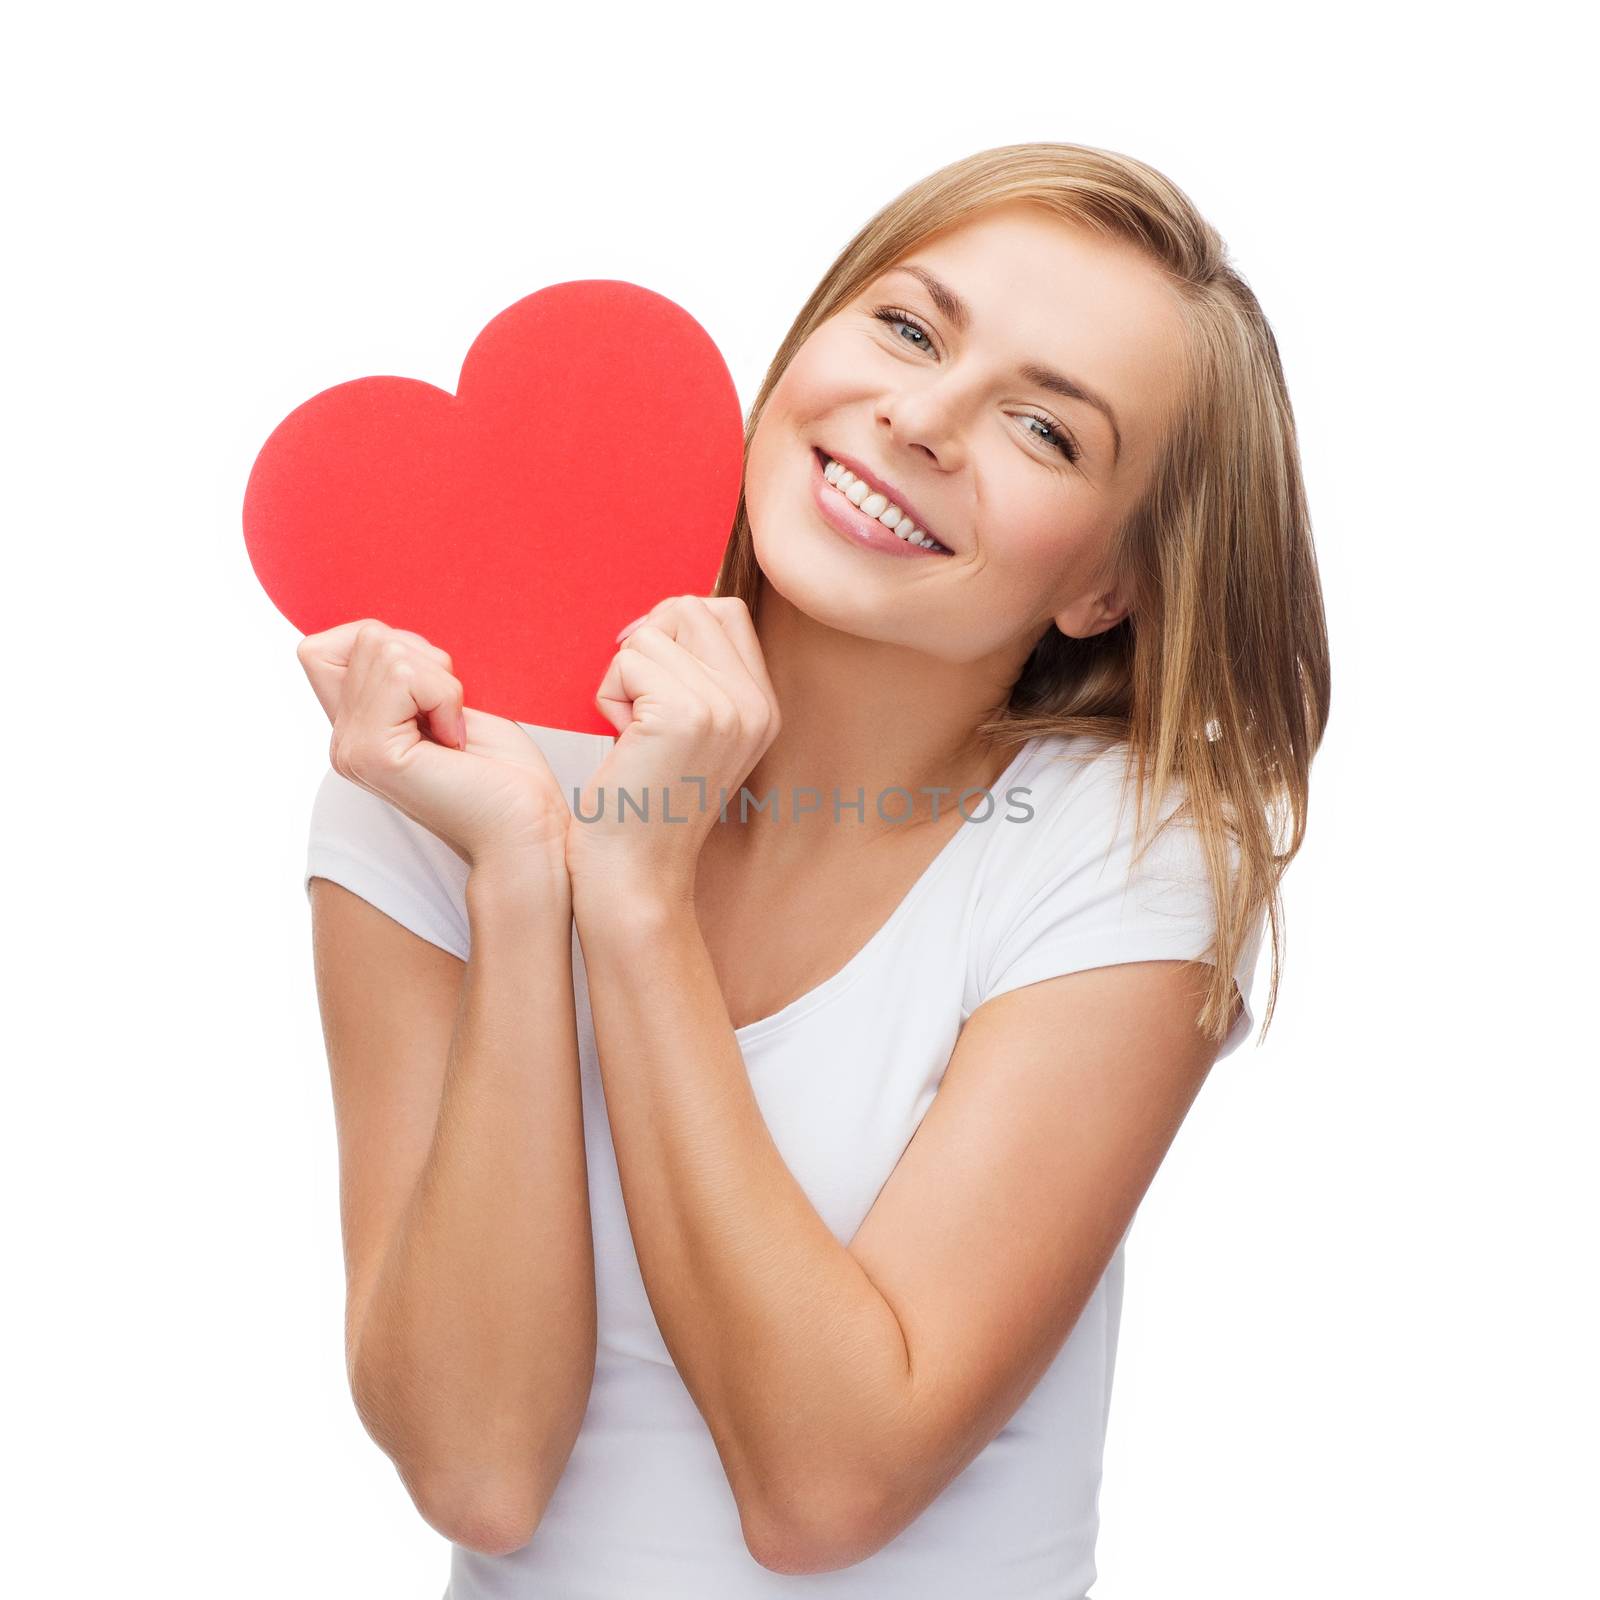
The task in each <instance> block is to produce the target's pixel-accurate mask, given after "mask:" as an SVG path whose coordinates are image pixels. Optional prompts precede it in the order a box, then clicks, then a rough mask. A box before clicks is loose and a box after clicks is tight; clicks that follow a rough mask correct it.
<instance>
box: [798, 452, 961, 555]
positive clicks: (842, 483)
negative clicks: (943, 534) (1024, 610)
mask: <svg viewBox="0 0 1600 1600" xmlns="http://www.w3.org/2000/svg"><path fill="white" fill-rule="evenodd" d="M812 454H813V455H814V456H815V457H816V458H817V460H818V461H819V462H820V463H821V465H822V472H823V478H824V481H825V483H826V485H827V487H828V488H830V489H832V490H833V491H834V492H835V493H837V494H838V495H839V496H840V497H841V498H842V499H844V500H846V501H848V502H849V503H850V505H852V506H853V507H854V508H855V510H856V511H857V512H859V513H860V514H861V515H862V516H863V517H866V518H868V519H869V520H871V521H873V522H877V523H880V524H881V525H882V526H883V528H884V529H885V530H886V531H887V532H888V533H890V534H892V535H893V536H894V537H895V538H896V539H898V540H899V541H900V542H901V543H902V544H903V545H905V546H906V547H907V549H908V550H924V551H926V552H927V553H928V554H929V555H945V556H948V555H954V554H955V552H954V551H953V550H951V549H950V547H949V546H948V545H944V544H941V543H940V542H939V541H938V540H937V539H935V538H934V537H933V535H932V534H931V533H929V532H928V531H927V529H926V528H921V527H918V525H917V524H916V522H915V521H914V520H913V519H912V518H911V517H909V516H908V515H907V514H906V513H905V512H904V511H903V510H902V509H901V508H900V507H899V506H898V505H896V504H895V503H894V502H893V501H892V500H890V498H889V497H888V496H887V495H885V494H883V493H882V492H881V491H879V490H877V489H874V488H873V487H872V485H871V484H869V483H867V482H866V481H865V480H864V479H862V478H859V477H857V476H856V474H855V473H854V472H852V471H851V470H850V469H849V468H848V467H846V466H845V465H844V464H843V463H842V462H839V461H836V460H835V459H834V458H833V457H832V456H830V455H829V454H828V453H827V451H825V450H823V449H821V448H814V449H813V451H812Z"/></svg>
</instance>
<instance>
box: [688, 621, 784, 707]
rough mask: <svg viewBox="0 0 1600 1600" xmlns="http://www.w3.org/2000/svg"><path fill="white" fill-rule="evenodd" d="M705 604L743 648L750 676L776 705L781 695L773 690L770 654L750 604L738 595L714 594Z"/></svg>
mask: <svg viewBox="0 0 1600 1600" xmlns="http://www.w3.org/2000/svg"><path fill="white" fill-rule="evenodd" d="M705 604H706V609H707V610H708V611H710V613H711V614H712V616H714V617H715V618H716V619H717V621H718V622H719V623H720V624H721V626H722V630H723V632H724V633H726V634H727V636H728V638H729V640H730V641H731V642H732V644H733V647H734V649H735V650H737V651H738V652H739V656H740V658H741V659H742V660H743V662H744V664H745V668H746V670H747V671H748V672H749V674H750V676H751V677H752V678H753V679H755V681H756V682H757V683H758V684H759V685H760V686H761V691H762V693H763V694H765V695H766V697H767V699H768V700H769V701H770V702H771V704H772V705H773V706H776V705H777V703H778V696H777V694H776V693H775V692H774V690H773V687H772V679H771V678H769V677H768V676H767V663H766V657H765V656H764V655H763V654H762V651H761V640H760V638H759V637H758V635H757V634H756V625H755V619H754V618H753V617H752V616H751V615H750V607H749V606H747V605H746V604H745V603H744V601H743V600H741V599H739V597H738V596H737V595H713V596H711V597H710V598H709V599H708V600H707V601H706V602H705Z"/></svg>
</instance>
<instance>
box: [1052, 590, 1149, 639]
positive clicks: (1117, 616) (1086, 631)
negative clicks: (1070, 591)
mask: <svg viewBox="0 0 1600 1600" xmlns="http://www.w3.org/2000/svg"><path fill="white" fill-rule="evenodd" d="M1130 609H1131V602H1130V601H1129V600H1128V598H1127V596H1126V595H1125V594H1124V592H1123V591H1122V590H1120V589H1107V590H1105V591H1103V592H1102V593H1100V594H1091V595H1085V596H1084V597H1083V598H1082V599H1081V600H1076V601H1074V602H1073V603H1072V604H1071V605H1070V606H1068V607H1067V608H1066V609H1065V610H1064V611H1058V612H1057V613H1056V615H1055V625H1056V626H1057V627H1058V628H1059V629H1060V630H1061V631H1062V632H1063V633H1064V634H1066V635H1067V637H1068V638H1069V639H1092V638H1094V636H1095V635H1096V634H1097V633H1104V632H1105V631H1106V630H1107V629H1108V628H1114V627H1116V625H1117V624H1118V623H1119V622H1121V621H1122V620H1123V618H1125V617H1126V616H1127V615H1128V612H1129V610H1130Z"/></svg>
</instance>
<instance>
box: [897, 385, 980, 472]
mask: <svg viewBox="0 0 1600 1600" xmlns="http://www.w3.org/2000/svg"><path fill="white" fill-rule="evenodd" d="M877 426H878V436H879V438H881V439H884V440H885V441H887V445H888V447H889V448H892V449H902V450H911V451H913V452H914V453H916V454H917V455H919V456H921V457H922V458H923V460H924V461H925V462H926V463H927V464H928V465H930V466H935V467H938V468H940V469H941V470H942V471H945V472H953V471H954V470H955V469H956V468H957V467H959V466H960V465H961V463H962V462H963V461H964V460H965V445H964V443H963V434H962V430H963V428H964V427H965V426H966V418H965V409H964V407H963V406H962V404H961V401H960V397H959V396H958V395H957V394H956V392H955V390H954V388H953V386H951V385H949V384H945V385H942V386H941V385H940V383H938V382H937V381H936V380H926V381H924V382H922V383H919V384H908V385H906V386H905V387H903V388H900V389H896V390H893V391H892V392H889V393H885V394H884V395H883V396H881V397H880V399H879V401H878V414H877Z"/></svg>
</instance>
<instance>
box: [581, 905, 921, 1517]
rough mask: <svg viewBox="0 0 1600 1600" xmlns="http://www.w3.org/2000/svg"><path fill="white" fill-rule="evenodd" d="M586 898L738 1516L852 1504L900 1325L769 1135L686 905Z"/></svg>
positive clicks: (659, 1312) (584, 933) (658, 1225)
mask: <svg viewBox="0 0 1600 1600" xmlns="http://www.w3.org/2000/svg"><path fill="white" fill-rule="evenodd" d="M574 893H575V898H574V907H575V910H576V913H577V921H578V932H579V937H580V939H581V940H582V943H583V952H584V966H585V969H586V971H587V974H588V980H589V995H590V1004H591V1007H592V1010H593V1013H594V1023H595V1036H596V1042H597V1045H598V1048H599V1053H600V1062H601V1072H602V1077H603V1080H604V1084H605V1094H606V1105H607V1111H608V1115H609V1119H610V1124H611V1133H612V1141H613V1143H614V1145H615V1147H616V1152H617V1164H618V1171H619V1175H620V1177H621V1181H622V1188H623V1195H624V1199H625V1201H626V1204H627V1210H628V1218H629V1224H630V1226H631V1228H632V1232H633V1240H634V1247H635V1251H636V1253H637V1256H638V1259H639V1265H640V1270H641V1272H642V1274H643V1277H644V1281H645V1284H646V1287H647V1288H648V1290H649V1294H650V1302H651V1306H652V1308H653V1309H654V1311H655V1314H656V1321H657V1323H658V1325H659V1327H660V1329H661V1332H662V1336H663V1338H664V1340H665V1341H666V1344H667V1347H668V1349H669V1350H670V1352H671V1354H672V1358H673V1360H674V1362H675V1363H676V1364H677V1368H678V1371H679V1373H680V1375H681V1376H682V1378H683V1380H684V1383H685V1384H686V1386H687V1387H688V1389H689V1391H690V1393H691V1394H692V1395H693V1397H694V1400H695V1402H696V1404H697V1406H698V1407H699V1409H700V1411H701V1413H702V1415H703V1416H704V1417H705V1419H706V1422H707V1425H708V1427H709V1428H710V1431H711V1433H712V1435H713V1437H714V1439H715V1441H716V1445H717V1449H718V1451H719V1453H720V1455H721V1457H722V1461H723V1465H724V1468H725V1470H726V1471H727V1474H728V1478H729V1481H730V1484H731V1485H732V1487H733V1489H734V1492H735V1495H736V1497H737V1498H738V1500H739V1503H740V1507H741V1510H742V1511H743V1512H744V1513H745V1514H746V1515H747V1518H748V1517H751V1516H754V1517H760V1518H763V1519H766V1520H768V1521H769V1522H770V1523H771V1524H772V1525H773V1526H775V1527H780V1528H792V1527H797V1526H798V1527H805V1526H807V1525H808V1523H810V1522H812V1521H817V1522H821V1521H822V1520H823V1519H824V1518H827V1519H833V1518H834V1517H835V1514H837V1515H843V1516H846V1517H848V1516H851V1515H854V1514H857V1513H859V1511H860V1510H861V1509H862V1507H863V1504H864V1502H865V1501H868V1500H870V1499H871V1497H872V1494H873V1490H872V1488H871V1486H872V1485H874V1484H878V1485H882V1484H885V1483H887V1482H888V1481H890V1477H891V1472H890V1466H891V1463H892V1461H893V1458H894V1451H895V1449H896V1442H897V1438H898V1434H899V1430H900V1426H901V1422H902V1419H903V1418H904V1415H905V1411H906V1406H907V1402H908V1400H909V1391H910V1380H909V1374H908V1361H907V1354H906V1346H905V1340H904V1337H903V1335H902V1332H901V1328H900V1324H899V1322H898V1320H897V1318H896V1317H895V1315H894V1313H893V1310H892V1309H891V1307H890V1306H889V1304H888V1302H887V1301H885V1300H884V1298H883V1297H882V1296H881V1295H880V1294H879V1293H878V1291H877V1289H876V1288H875V1287H874V1286H873V1284H872V1282H871V1281H870V1280H869V1279H868V1277H867V1276H866V1274H865V1272H864V1271H863V1270H862V1268H861V1266H860V1264H859V1263H858V1262H857V1261H856V1260H855V1258H854V1257H853V1256H852V1255H851V1254H850V1252H849V1251H848V1250H847V1249H846V1248H845V1247H844V1246H843V1245H841V1244H840V1243H839V1242H838V1240H837V1239H835V1238H834V1236H833V1234H832V1232H831V1231H830V1230H829V1228H828V1226H827V1224H826V1223H825V1222H824V1221H823V1220H822V1218H821V1217H820V1216H819V1215H818V1214H817V1212H816V1210H815V1208H814V1207H813V1206H812V1204H811V1202H810V1200H809V1198H808V1197H807V1195H806V1194H805V1191H804V1190H803V1189H802V1188H801V1187H800V1185H799V1183H798V1182H797V1181H796V1179H795V1178H794V1176H793V1174H792V1173H791V1172H790V1171H789V1169H788V1167H787V1166H786V1165H785V1163H784V1161H783V1158H782V1155H781V1154H780V1152H779V1151H778V1148H777V1146H776V1145H775V1144H774V1142H773V1140H772V1136H771V1134H770V1133H769V1131H768V1129H767V1126H766V1123H765V1121H764V1119H763V1118H762V1115H761V1110H760V1107H759V1105H758V1103H757V1101H756V1098H755V1095H754V1092H753V1090H752V1089H751V1086H750V1081H749V1077H748V1075H747V1073H746V1070H745V1065H744V1061H743V1059H742V1057H741V1055H740V1052H739V1047H738V1041H737V1039H736V1037H735V1035H734V1032H733V1028H732V1023H731V1019H730V1018H729V1015H728V1011H727V1006H726V1004H725V1002H724V1000H723V998H722V993H721V990H720V988H719V986H718V983H717V979H716V972H715V969H714V967H713V965H712V963H711V959H710V955H709V953H708V951H707V949H706V946H705V941H704V939H703V938H702V936H701V933H700V929H699V926H698V922H697V920H696V918H695V915H694V912H693V908H692V906H690V905H687V904H683V903H680V902H672V901H666V902H652V901H649V900H636V901H635V903H634V906H633V908H632V909H631V910H629V911H627V912H619V911H617V910H616V909H615V902H614V900H613V901H612V902H611V903H609V904H607V905H606V906H604V907H600V906H596V907H594V908H593V909H592V911H591V909H590V908H589V907H588V906H586V904H585V891H584V889H583V888H582V886H579V887H577V888H576V889H575V891H574ZM833 1525H836V1523H834V1524H833Z"/></svg>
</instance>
